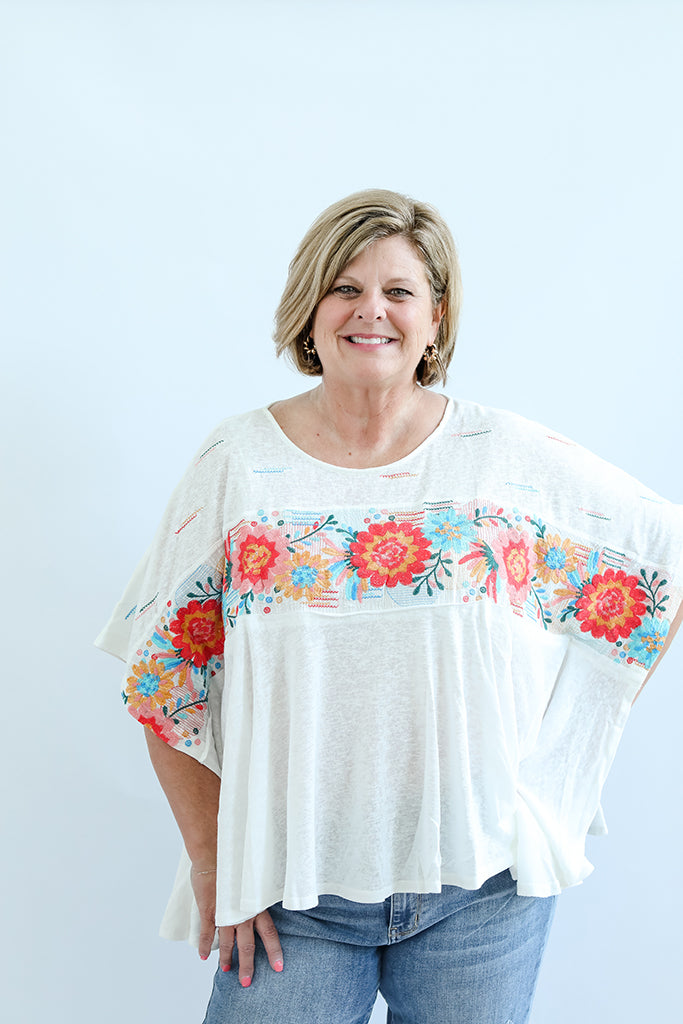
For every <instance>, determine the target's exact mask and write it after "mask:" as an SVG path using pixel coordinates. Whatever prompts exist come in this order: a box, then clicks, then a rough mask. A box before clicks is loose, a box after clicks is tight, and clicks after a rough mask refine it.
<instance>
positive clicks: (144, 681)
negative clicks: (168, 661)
mask: <svg viewBox="0 0 683 1024" xmlns="http://www.w3.org/2000/svg"><path fill="white" fill-rule="evenodd" d="M131 671H132V673H133V674H132V675H130V676H128V678H127V680H126V688H125V690H124V691H123V695H122V696H123V700H124V703H126V704H128V705H130V709H131V710H132V711H135V710H136V709H137V708H142V707H144V708H146V709H147V710H151V709H153V708H160V707H163V706H164V705H165V704H167V703H168V702H169V700H170V699H171V694H172V691H173V687H174V685H175V682H176V675H175V672H169V671H168V670H167V669H166V668H165V667H164V665H163V663H162V662H161V661H158V660H157V659H156V658H150V659H149V660H146V659H145V660H143V661H139V662H138V663H137V665H133V666H132V667H131Z"/></svg>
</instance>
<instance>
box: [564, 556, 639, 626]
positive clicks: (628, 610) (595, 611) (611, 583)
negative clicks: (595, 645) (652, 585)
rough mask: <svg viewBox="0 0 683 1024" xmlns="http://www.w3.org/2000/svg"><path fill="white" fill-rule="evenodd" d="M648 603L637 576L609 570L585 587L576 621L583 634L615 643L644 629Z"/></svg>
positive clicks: (599, 574)
mask: <svg viewBox="0 0 683 1024" xmlns="http://www.w3.org/2000/svg"><path fill="white" fill-rule="evenodd" d="M646 601H647V597H646V595H645V593H644V591H642V590H640V589H639V586H638V578H637V577H636V576H627V575H626V573H625V572H624V571H623V570H622V569H619V570H618V571H617V572H615V571H614V569H606V570H605V572H604V573H596V574H595V576H593V578H592V579H591V581H590V583H586V584H584V586H583V588H582V591H581V597H579V598H578V599H577V601H576V618H577V619H578V620H579V622H580V623H581V630H582V632H584V633H588V632H590V633H591V634H592V635H593V636H594V637H598V638H599V637H604V638H605V640H608V641H609V642H610V643H614V641H615V640H618V639H619V638H620V637H627V636H630V634H631V633H632V632H633V630H634V629H637V628H638V626H640V624H641V622H642V621H643V616H644V615H645V612H646V610H647V608H646Z"/></svg>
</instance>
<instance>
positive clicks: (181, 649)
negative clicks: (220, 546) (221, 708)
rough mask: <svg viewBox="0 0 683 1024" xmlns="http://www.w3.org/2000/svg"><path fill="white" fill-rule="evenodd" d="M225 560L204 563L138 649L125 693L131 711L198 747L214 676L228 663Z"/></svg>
mask: <svg viewBox="0 0 683 1024" xmlns="http://www.w3.org/2000/svg"><path fill="white" fill-rule="evenodd" d="M222 583H223V566H200V567H199V568H198V569H197V571H196V572H195V573H193V575H192V577H191V578H190V581H188V582H187V583H185V584H183V585H182V586H181V587H180V588H179V590H178V593H177V595H176V601H175V602H174V601H168V603H167V612H166V614H164V615H162V616H161V617H160V619H159V620H158V621H157V623H156V625H155V627H154V629H153V631H152V635H151V636H150V638H149V639H148V640H147V642H146V644H145V646H144V647H142V648H140V649H139V650H138V652H137V656H138V659H139V660H138V661H137V662H135V663H134V664H133V665H132V666H131V674H130V675H129V676H128V678H127V680H126V686H125V689H124V691H123V694H122V697H123V700H124V703H125V704H126V705H127V706H128V710H129V711H130V712H131V714H133V715H135V717H136V718H137V719H138V720H139V721H140V722H141V723H142V724H143V725H145V726H147V727H148V728H150V729H152V731H153V732H155V733H156V734H157V736H160V737H161V738H162V739H163V740H165V741H166V742H167V743H170V744H171V745H172V746H176V747H177V746H185V747H192V746H194V745H198V744H200V743H201V741H202V736H203V734H204V732H205V731H206V720H207V719H206V701H207V697H208V691H209V687H210V681H211V679H212V678H213V677H214V676H215V675H216V673H217V672H218V671H219V670H220V668H221V667H222V658H223V647H224V632H223V618H222V608H221V601H220V596H221V589H222Z"/></svg>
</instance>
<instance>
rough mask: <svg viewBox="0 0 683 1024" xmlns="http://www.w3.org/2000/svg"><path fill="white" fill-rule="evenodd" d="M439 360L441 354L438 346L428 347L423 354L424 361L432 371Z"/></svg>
mask: <svg viewBox="0 0 683 1024" xmlns="http://www.w3.org/2000/svg"><path fill="white" fill-rule="evenodd" d="M438 358H439V353H438V352H437V351H436V345H427V348H426V349H425V350H424V353H423V359H424V361H425V363H426V364H427V366H428V367H429V369H430V370H431V368H432V366H433V365H434V363H435V362H437V361H438Z"/></svg>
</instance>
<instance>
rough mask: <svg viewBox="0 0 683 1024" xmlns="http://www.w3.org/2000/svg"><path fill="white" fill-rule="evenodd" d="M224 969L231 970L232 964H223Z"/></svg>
mask: <svg viewBox="0 0 683 1024" xmlns="http://www.w3.org/2000/svg"><path fill="white" fill-rule="evenodd" d="M222 970H224V971H229V970H230V964H223V967H222Z"/></svg>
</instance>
